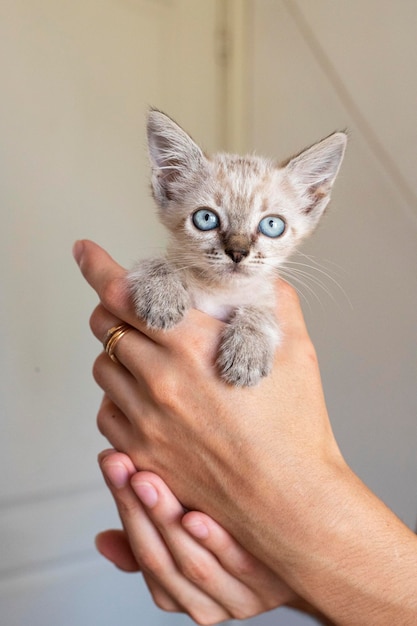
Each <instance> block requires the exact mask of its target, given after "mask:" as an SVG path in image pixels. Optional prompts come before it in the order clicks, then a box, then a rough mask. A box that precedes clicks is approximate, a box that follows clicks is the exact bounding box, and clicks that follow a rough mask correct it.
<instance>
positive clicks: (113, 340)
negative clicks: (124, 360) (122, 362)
mask: <svg viewBox="0 0 417 626" xmlns="http://www.w3.org/2000/svg"><path fill="white" fill-rule="evenodd" d="M129 330H133V328H132V327H131V326H129V324H124V323H123V324H119V325H118V326H113V327H112V328H110V329H109V330H108V331H107V333H106V336H105V338H104V341H103V348H104V351H105V352H106V353H107V354H108V355H109V357H110V358H111V360H112V361H114V362H115V363H118V359H117V357H116V355H115V354H114V351H115V349H116V345H117V343H118V341H119V340H120V339H121V338H122V337H123V335H125V334H126V333H128V332H129Z"/></svg>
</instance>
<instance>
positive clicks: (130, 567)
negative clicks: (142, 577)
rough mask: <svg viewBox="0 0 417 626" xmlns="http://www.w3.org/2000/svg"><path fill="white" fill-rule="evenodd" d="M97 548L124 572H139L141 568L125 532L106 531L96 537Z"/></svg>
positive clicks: (119, 530)
mask: <svg viewBox="0 0 417 626" xmlns="http://www.w3.org/2000/svg"><path fill="white" fill-rule="evenodd" d="M95 543H96V548H97V550H98V551H99V552H100V554H101V555H102V556H104V558H106V559H107V560H108V561H111V562H112V563H113V564H114V565H115V566H116V567H118V568H119V569H121V570H123V571H124V572H138V571H140V567H139V565H138V562H137V561H136V559H135V556H134V554H133V552H132V550H131V547H130V544H129V540H128V538H127V536H126V533H125V531H124V530H121V529H118V530H116V529H111V530H104V531H103V532H101V533H99V534H98V535H97V536H96V540H95Z"/></svg>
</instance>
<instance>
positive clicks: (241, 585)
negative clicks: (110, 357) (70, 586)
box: [96, 450, 296, 624]
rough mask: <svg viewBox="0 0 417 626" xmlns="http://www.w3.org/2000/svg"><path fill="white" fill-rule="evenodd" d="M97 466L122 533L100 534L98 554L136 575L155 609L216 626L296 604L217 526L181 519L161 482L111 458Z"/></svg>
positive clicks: (121, 458) (111, 454)
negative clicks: (119, 519) (215, 625)
mask: <svg viewBox="0 0 417 626" xmlns="http://www.w3.org/2000/svg"><path fill="white" fill-rule="evenodd" d="M99 463H100V467H101V470H102V472H103V475H104V478H105V480H106V483H107V485H108V486H109V488H110V490H111V493H112V495H113V497H114V499H115V502H116V505H117V508H118V511H119V515H120V518H121V520H122V523H123V527H124V531H117V530H113V531H106V532H104V533H101V534H100V535H98V537H97V540H96V543H97V547H98V549H99V551H100V552H101V553H102V554H103V555H104V556H106V557H107V558H109V559H110V560H111V561H112V562H113V563H115V564H116V565H117V566H118V567H119V568H120V569H122V570H125V571H137V570H139V569H141V570H142V573H143V576H144V578H145V581H146V583H147V585H148V587H149V590H150V592H151V594H152V597H153V599H154V601H155V603H156V604H157V606H159V607H160V608H162V609H164V610H166V611H177V612H183V613H187V614H188V615H190V616H191V617H192V618H193V619H194V620H195V621H196V622H197V623H200V624H214V623H218V622H221V621H223V620H226V619H232V618H234V619H246V618H249V617H253V616H254V615H257V614H259V613H262V612H265V611H268V610H270V609H273V608H275V607H278V606H281V605H283V604H285V603H287V602H289V601H294V602H295V601H296V595H295V593H294V592H293V591H292V590H291V589H290V588H289V587H288V586H287V585H286V584H285V583H284V582H283V581H282V580H281V579H280V578H279V576H277V574H275V573H274V572H273V571H272V570H270V569H269V568H268V567H266V566H265V565H264V564H263V563H261V562H260V561H259V560H258V559H256V558H255V557H253V556H252V555H250V554H249V553H248V552H247V551H246V550H245V549H244V548H242V547H241V546H240V545H239V544H238V543H237V542H236V541H235V540H234V539H233V538H232V537H231V536H230V535H229V533H227V531H225V530H224V529H223V528H221V527H220V526H219V525H218V524H217V523H216V522H214V520H212V519H211V518H210V517H208V516H207V515H204V514H203V513H199V512H196V511H193V512H185V511H184V509H183V507H182V506H181V504H180V503H179V502H178V500H177V499H176V498H175V496H174V495H173V494H172V493H171V491H170V490H169V489H168V487H167V486H166V485H165V483H164V482H163V481H162V480H161V479H160V478H159V477H158V476H156V475H155V474H152V473H151V472H136V469H135V467H134V465H133V463H132V462H131V460H130V459H129V457H127V456H126V455H124V454H121V453H118V452H115V451H114V450H106V451H104V452H102V453H101V455H99Z"/></svg>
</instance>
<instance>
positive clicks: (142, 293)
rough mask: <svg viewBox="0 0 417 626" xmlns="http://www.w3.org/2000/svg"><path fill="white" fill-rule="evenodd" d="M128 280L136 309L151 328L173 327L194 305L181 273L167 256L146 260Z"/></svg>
mask: <svg viewBox="0 0 417 626" xmlns="http://www.w3.org/2000/svg"><path fill="white" fill-rule="evenodd" d="M128 282H129V288H130V292H131V294H132V297H133V302H134V306H135V311H136V313H137V315H138V317H140V318H142V319H144V320H146V323H147V324H148V326H150V327H151V328H159V329H165V330H167V329H169V328H172V327H173V326H175V325H176V324H178V323H179V322H180V321H181V320H182V318H183V317H184V315H185V313H186V311H187V310H188V309H189V308H190V305H191V303H190V297H189V295H188V292H187V290H186V289H185V286H184V285H183V283H182V282H181V279H180V276H179V274H178V272H175V271H172V269H171V267H170V266H169V264H168V263H167V261H166V260H165V259H150V260H148V261H143V262H142V263H140V264H139V265H138V266H137V267H136V268H135V269H134V270H132V271H131V272H130V273H129V274H128Z"/></svg>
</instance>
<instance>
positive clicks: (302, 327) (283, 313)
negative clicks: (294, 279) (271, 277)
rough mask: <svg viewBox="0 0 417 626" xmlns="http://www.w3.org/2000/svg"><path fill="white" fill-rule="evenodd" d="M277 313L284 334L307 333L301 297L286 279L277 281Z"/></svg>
mask: <svg viewBox="0 0 417 626" xmlns="http://www.w3.org/2000/svg"><path fill="white" fill-rule="evenodd" d="M275 292H276V297H277V305H276V314H277V318H278V320H279V323H280V326H281V327H282V329H283V331H284V336H285V335H288V334H291V335H292V334H307V328H306V324H305V320H304V315H303V311H302V308H301V304H300V299H299V297H298V294H297V292H296V290H295V289H294V287H292V286H291V285H290V284H289V283H287V282H286V281H284V280H281V279H279V280H277V281H276V289H275Z"/></svg>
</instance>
